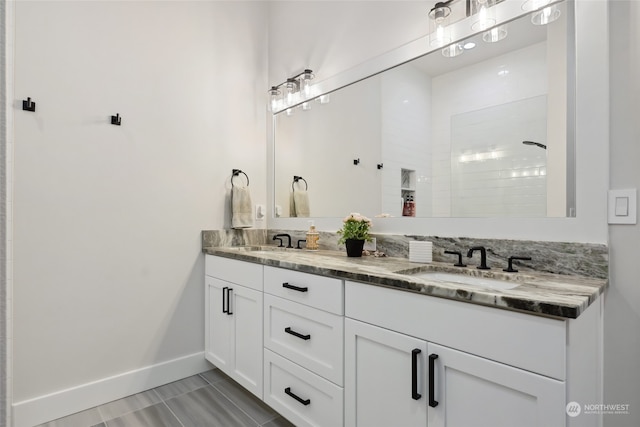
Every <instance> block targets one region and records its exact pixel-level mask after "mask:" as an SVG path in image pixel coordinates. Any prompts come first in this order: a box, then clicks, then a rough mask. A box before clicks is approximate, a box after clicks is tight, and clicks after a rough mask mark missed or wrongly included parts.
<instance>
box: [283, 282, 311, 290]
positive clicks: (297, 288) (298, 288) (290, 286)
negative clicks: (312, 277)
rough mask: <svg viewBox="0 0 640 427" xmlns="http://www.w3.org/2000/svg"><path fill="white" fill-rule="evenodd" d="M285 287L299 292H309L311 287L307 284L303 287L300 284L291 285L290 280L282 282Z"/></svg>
mask: <svg viewBox="0 0 640 427" xmlns="http://www.w3.org/2000/svg"><path fill="white" fill-rule="evenodd" d="M282 287H283V288H287V289H293V290H294V291H298V292H308V291H309V288H307V287H306V286H305V287H304V288H301V287H299V286H294V285H290V284H289V283H288V282H284V283H283V284H282Z"/></svg>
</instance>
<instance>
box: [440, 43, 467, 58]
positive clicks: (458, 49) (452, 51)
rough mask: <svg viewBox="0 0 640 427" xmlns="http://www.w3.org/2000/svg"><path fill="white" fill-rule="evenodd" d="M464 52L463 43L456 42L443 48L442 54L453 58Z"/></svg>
mask: <svg viewBox="0 0 640 427" xmlns="http://www.w3.org/2000/svg"><path fill="white" fill-rule="evenodd" d="M462 52H464V48H463V47H462V45H461V44H460V43H454V44H452V45H450V46H447V47H445V48H444V49H442V56H444V57H446V58H453V57H454V56H458V55H462Z"/></svg>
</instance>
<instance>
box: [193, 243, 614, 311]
mask: <svg viewBox="0 0 640 427" xmlns="http://www.w3.org/2000/svg"><path fill="white" fill-rule="evenodd" d="M203 252H204V253H205V254H209V255H217V256H222V257H227V258H234V259H238V260H242V261H248V262H253V263H258V264H263V265H269V266H273V267H280V268H287V269H290V270H297V271H302V272H305V273H311V274H318V275H322V276H328V277H337V278H340V279H345V280H353V281H357V282H364V283H370V284H373V285H379V286H386V287H391V288H397V289H402V290H406V291H411V292H417V293H422V294H425V295H431V296H435V297H441V298H448V299H453V300H458V301H463V302H467V303H473V304H481V305H486V306H491V307H496V308H500V309H506V310H512V311H519V312H525V313H528V314H535V315H543V316H553V317H561V318H569V319H575V318H577V317H578V316H579V315H580V314H581V313H582V312H583V311H584V310H586V308H587V307H588V306H589V305H590V304H591V303H592V302H594V301H595V300H596V299H597V298H598V296H599V295H600V294H601V293H603V292H604V290H605V289H606V287H607V286H608V282H607V280H606V279H595V278H587V277H580V276H569V275H558V274H550V273H540V272H536V271H525V270H524V269H522V270H520V271H519V272H518V273H505V272H503V271H502V269H501V268H494V269H492V270H484V271H481V270H478V269H476V268H475V267H474V266H469V267H454V266H452V264H450V263H449V264H447V263H440V262H433V263H430V264H418V263H413V262H410V261H409V260H407V259H406V258H395V257H374V256H363V257H362V258H349V257H347V256H346V255H345V253H344V252H341V251H323V250H320V251H305V250H296V249H288V250H282V249H279V248H275V247H264V246H241V247H205V248H203ZM421 272H445V273H455V274H460V275H467V276H477V277H484V278H492V279H501V280H506V281H509V282H516V283H518V284H519V285H518V286H517V287H515V288H513V289H504V290H503V289H490V288H484V287H478V286H473V285H465V284H460V283H454V282H447V281H440V280H437V281H436V280H433V279H429V278H422V277H415V276H412V274H416V273H421Z"/></svg>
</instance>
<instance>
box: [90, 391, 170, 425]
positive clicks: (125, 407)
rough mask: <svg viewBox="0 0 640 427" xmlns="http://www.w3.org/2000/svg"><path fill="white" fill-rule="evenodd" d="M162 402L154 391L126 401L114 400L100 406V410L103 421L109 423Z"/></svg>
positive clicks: (128, 398) (126, 398)
mask: <svg viewBox="0 0 640 427" xmlns="http://www.w3.org/2000/svg"><path fill="white" fill-rule="evenodd" d="M161 401H162V400H161V399H160V397H158V395H157V394H156V393H155V392H154V391H153V390H147V391H144V392H142V393H138V394H134V395H132V396H129V397H125V398H124V399H119V400H114V401H113V402H109V403H107V404H104V405H101V406H98V410H99V411H100V413H101V414H102V419H103V420H105V421H109V420H111V419H113V418H118V417H120V416H122V415H124V414H127V413H129V412H133V411H137V410H139V409H143V408H146V407H148V406H151V405H155V404H156V403H160V402H161Z"/></svg>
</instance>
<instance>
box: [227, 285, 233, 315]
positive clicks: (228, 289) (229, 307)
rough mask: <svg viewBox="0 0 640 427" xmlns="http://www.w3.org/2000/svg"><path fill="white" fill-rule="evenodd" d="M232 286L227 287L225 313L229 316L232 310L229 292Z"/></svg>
mask: <svg viewBox="0 0 640 427" xmlns="http://www.w3.org/2000/svg"><path fill="white" fill-rule="evenodd" d="M232 291H233V288H227V314H228V315H229V316H231V315H232V314H233V312H232V311H231V292H232Z"/></svg>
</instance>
